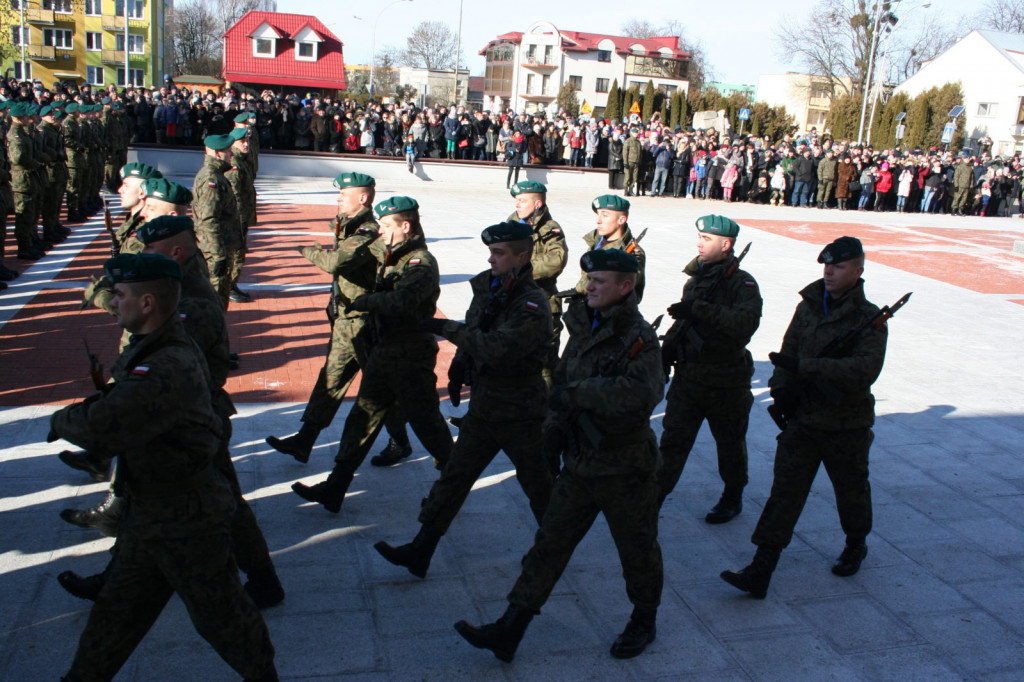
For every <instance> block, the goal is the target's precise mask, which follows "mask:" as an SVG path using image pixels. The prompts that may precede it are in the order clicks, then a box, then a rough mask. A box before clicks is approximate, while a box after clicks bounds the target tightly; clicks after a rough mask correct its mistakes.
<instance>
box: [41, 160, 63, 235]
mask: <svg viewBox="0 0 1024 682" xmlns="http://www.w3.org/2000/svg"><path fill="white" fill-rule="evenodd" d="M66 185H67V175H66V174H64V173H58V174H57V178H56V179H55V180H54V181H53V182H51V183H49V184H48V185H46V187H45V188H44V189H43V203H42V206H41V207H40V213H41V214H42V218H43V230H44V231H46V230H52V229H53V228H55V227H57V223H58V222H60V209H61V200H62V199H63V197H64V188H65V186H66Z"/></svg>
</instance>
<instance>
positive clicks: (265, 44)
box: [252, 38, 276, 57]
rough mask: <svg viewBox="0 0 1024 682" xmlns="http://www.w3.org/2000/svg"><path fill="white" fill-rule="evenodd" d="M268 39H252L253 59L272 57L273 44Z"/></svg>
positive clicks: (272, 41)
mask: <svg viewBox="0 0 1024 682" xmlns="http://www.w3.org/2000/svg"><path fill="white" fill-rule="evenodd" d="M275 42H276V41H274V40H271V39H270V38H253V40H252V54H253V56H254V57H274V56H275V55H274V43H275Z"/></svg>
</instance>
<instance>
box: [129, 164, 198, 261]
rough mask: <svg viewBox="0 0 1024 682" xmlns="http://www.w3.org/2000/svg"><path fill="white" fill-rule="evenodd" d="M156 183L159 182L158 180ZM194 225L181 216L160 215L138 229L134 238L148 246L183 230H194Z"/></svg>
mask: <svg viewBox="0 0 1024 682" xmlns="http://www.w3.org/2000/svg"><path fill="white" fill-rule="evenodd" d="M157 182H160V181H159V180H158V181H157ZM194 229H195V224H194V223H193V222H192V219H191V218H189V217H188V216H183V215H161V216H157V217H156V218H153V219H152V220H150V221H149V222H148V223H146V224H145V225H143V226H142V227H140V228H139V229H138V230H137V231H136V232H135V236H136V237H138V238H139V241H141V242H142V243H143V244H146V245H149V244H152V243H153V242H159V241H163V240H164V239H167V238H169V237H173V236H174V235H176V234H179V233H181V232H184V231H185V230H194Z"/></svg>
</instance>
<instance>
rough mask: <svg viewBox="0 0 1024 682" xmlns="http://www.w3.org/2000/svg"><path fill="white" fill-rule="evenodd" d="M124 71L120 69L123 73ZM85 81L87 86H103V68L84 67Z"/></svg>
mask: <svg viewBox="0 0 1024 682" xmlns="http://www.w3.org/2000/svg"><path fill="white" fill-rule="evenodd" d="M123 70H124V69H122V71H123ZM85 81H86V82H87V83H88V84H89V85H103V67H102V66H87V67H85Z"/></svg>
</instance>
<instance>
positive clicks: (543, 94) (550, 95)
mask: <svg viewBox="0 0 1024 682" xmlns="http://www.w3.org/2000/svg"><path fill="white" fill-rule="evenodd" d="M555 97H558V93H557V92H556V91H555V89H554V88H527V90H526V92H524V93H523V99H530V100H540V99H546V100H552V99H554V98H555Z"/></svg>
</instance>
